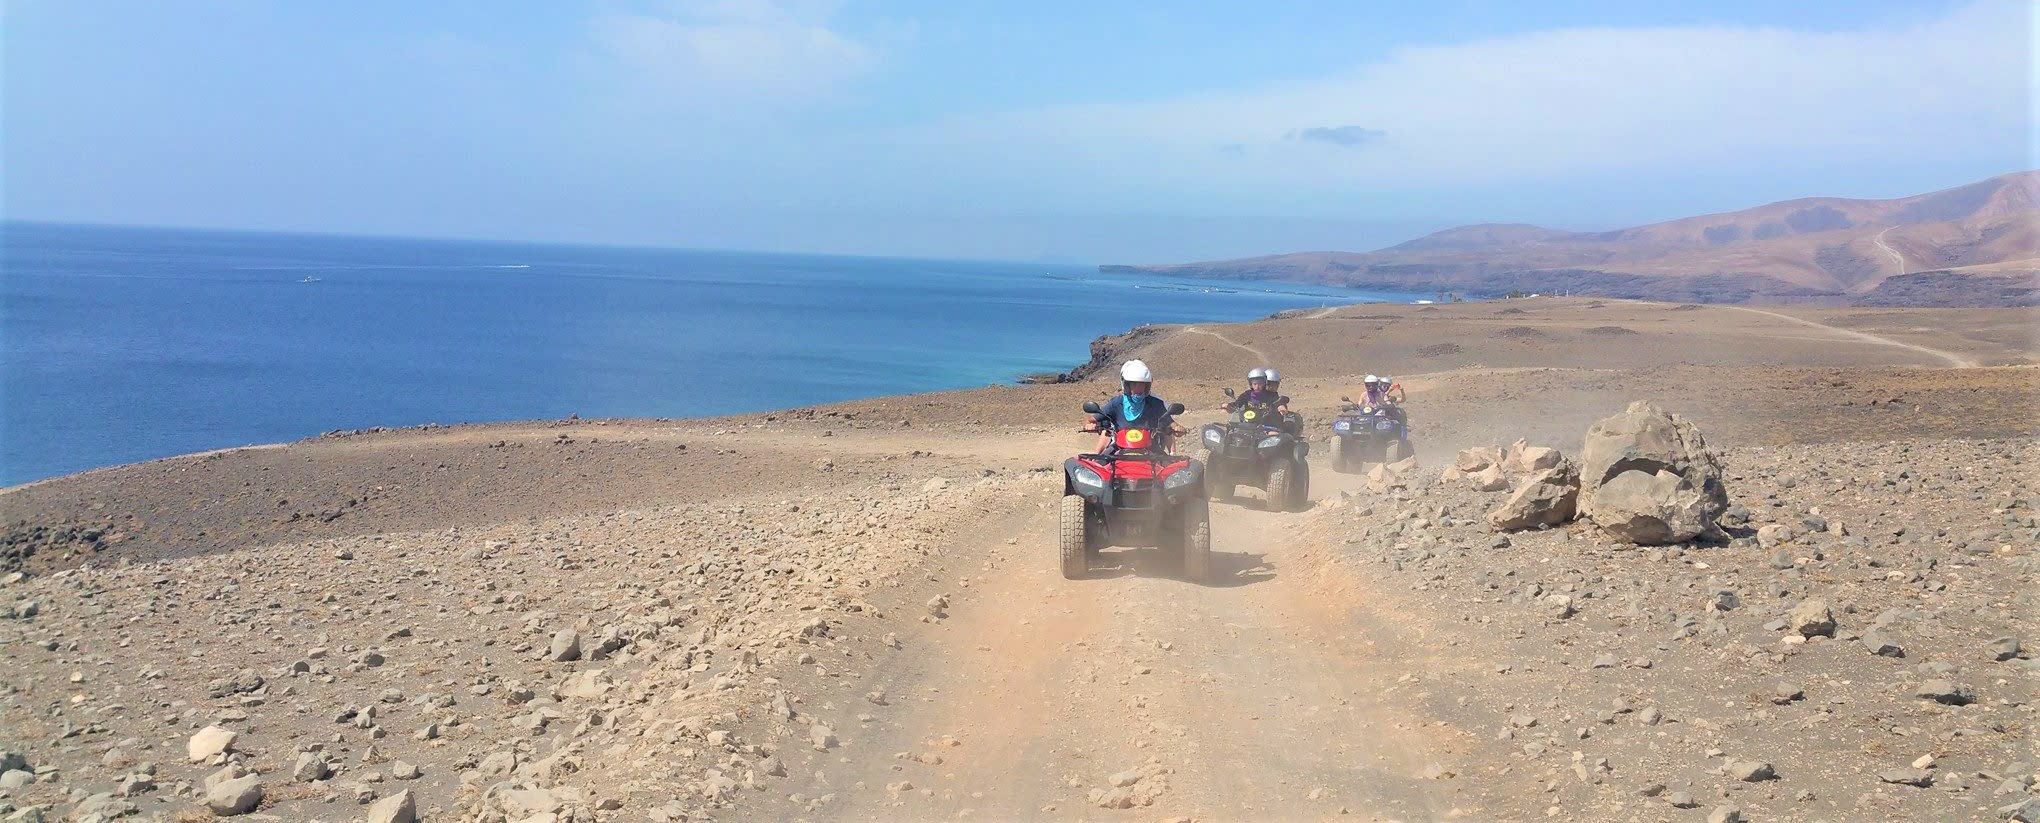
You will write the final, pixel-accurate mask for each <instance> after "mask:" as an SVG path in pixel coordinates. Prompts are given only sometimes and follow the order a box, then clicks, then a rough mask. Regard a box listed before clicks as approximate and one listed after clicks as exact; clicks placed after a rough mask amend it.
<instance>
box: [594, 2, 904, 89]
mask: <svg viewBox="0 0 2040 823" xmlns="http://www.w3.org/2000/svg"><path fill="white" fill-rule="evenodd" d="M836 10H837V4H835V3H833V2H799V1H798V0H777V1H775V0H676V1H675V2H667V3H662V4H658V5H656V6H653V7H648V8H645V9H644V10H642V11H638V12H633V13H614V14H607V15H603V16H600V17H597V18H595V19H594V21H593V22H592V23H591V33H592V35H593V38H594V40H595V42H596V44H597V45H598V46H599V47H600V48H601V49H602V50H604V51H605V52H606V53H607V54H609V55H610V56H612V57H614V58H615V59H616V60H617V61H619V63H620V64H621V65H622V66H623V67H625V68H626V69H627V70H629V71H630V72H632V73H633V75H634V76H633V78H632V79H634V80H636V81H637V82H639V83H642V84H643V85H645V86H646V87H648V88H649V89H650V90H652V91H654V92H657V93H663V94H669V95H673V96H676V97H680V98H683V99H696V98H702V97H733V96H741V97H744V98H746V99H747V101H749V102H753V103H757V102H765V103H769V102H771V101H770V100H761V99H760V98H780V99H785V98H793V99H799V98H812V97H816V96H820V95H824V94H827V93H830V92H832V91H836V90H838V89H839V88H841V87H842V86H843V85H844V84H846V83H848V82H850V81H852V80H854V79H856V78H857V77H859V76H861V75H863V74H865V73H866V72H868V71H870V70H871V69H872V68H873V67H874V66H876V65H877V63H878V58H879V55H878V52H877V50H876V49H875V48H874V47H872V46H871V45H870V44H867V43H865V42H862V41H860V40H858V39H856V38H854V37H852V36H850V35H848V34H845V33H844V32H842V31H840V30H838V29H837V28H836V27H834V26H833V23H832V21H833V19H834V17H835V13H836Z"/></svg>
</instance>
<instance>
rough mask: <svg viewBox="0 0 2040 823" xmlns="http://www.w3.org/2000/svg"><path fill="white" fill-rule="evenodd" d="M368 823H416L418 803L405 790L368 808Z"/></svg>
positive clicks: (409, 791)
mask: <svg viewBox="0 0 2040 823" xmlns="http://www.w3.org/2000/svg"><path fill="white" fill-rule="evenodd" d="M367 820H368V823H417V820H418V801H417V800H416V799H415V798H413V797H412V796H411V790H410V789H405V790H403V791H400V792H397V793H396V794H393V795H390V796H389V797H385V798H383V799H381V800H378V801H376V802H375V805H373V806H370V807H368V818H367Z"/></svg>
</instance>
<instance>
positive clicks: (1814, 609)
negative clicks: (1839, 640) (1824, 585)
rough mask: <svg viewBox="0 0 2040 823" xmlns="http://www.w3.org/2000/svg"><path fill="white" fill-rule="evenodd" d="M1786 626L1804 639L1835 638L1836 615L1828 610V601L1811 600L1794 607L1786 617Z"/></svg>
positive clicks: (1803, 601)
mask: <svg viewBox="0 0 2040 823" xmlns="http://www.w3.org/2000/svg"><path fill="white" fill-rule="evenodd" d="M1785 625H1786V627H1787V628H1790V629H1791V630H1792V631H1795V632H1798V633H1799V634H1800V635H1801V636H1802V637H1833V636H1834V635H1835V615H1834V612H1833V611H1830V610H1829V609H1828V604H1827V601H1826V600H1821V599H1819V598H1809V599H1806V600H1802V601H1800V602H1799V605H1797V606H1793V607H1792V611H1791V612H1788V613H1787V614H1786V615H1785Z"/></svg>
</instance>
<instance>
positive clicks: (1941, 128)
mask: <svg viewBox="0 0 2040 823" xmlns="http://www.w3.org/2000/svg"><path fill="white" fill-rule="evenodd" d="M2032 30H2033V29H2032V21H2031V20H2030V12H2029V11H2028V8H2027V6H2026V5H2025V3H2024V2H2022V0H1984V2H1978V3H1975V4H1973V5H1970V6H1967V7H1964V8H1961V9H1959V10H1957V11H1955V12H1953V13H1951V14H1949V15H1947V16H1946V17H1943V18H1940V19H1937V20H1932V21H1928V22H1924V23H1916V24H1910V25H1905V26H1895V27H1890V28H1884V29H1866V30H1858V31H1844V32H1806V31H1793V30H1784V29H1777V28H1762V27H1732V26H1705V27H1665V28H1641V29H1620V28H1585V29H1570V30H1555V31H1548V32H1537V33H1529V34H1522V35H1515V36H1509V37H1503V38H1497V39H1491V40H1484V41H1477V42H1469V43H1463V44H1456V45H1442V46H1426V47H1413V48H1405V49H1401V50H1398V51H1396V52H1393V53H1391V54H1390V55H1388V56H1387V57H1386V58H1384V59H1382V60H1379V61H1377V62H1373V63H1369V64H1365V65H1360V66H1357V67H1354V68H1353V69H1351V70H1349V71H1346V72H1343V73H1340V74H1338V75H1336V76H1330V77H1325V78H1321V79H1318V80H1314V81H1310V82H1301V83H1293V84H1288V85H1282V86H1273V87H1267V88H1262V89H1258V90H1252V91H1246V92H1224V93H1207V94H1198V95H1190V96H1181V97H1174V98H1168V99H1158V100H1149V101H1132V102H1123V103H1105V104H1086V105H1069V106H1055V107H1045V108H1037V109H1030V110H1021V111H1011V112H1006V113H1002V114H996V115H992V116H983V117H972V118H968V119H955V120H950V121H946V122H942V123H938V124H934V125H932V126H928V127H925V128H922V129H918V130H910V131H909V133H907V134H906V135H903V136H902V135H892V136H889V139H892V140H895V141H905V142H906V144H907V145H908V146H909V147H911V148H910V150H911V151H916V152H923V153H926V152H938V153H944V154H947V155H949V156H948V157H945V158H941V159H939V160H933V161H930V162H940V163H946V164H953V170H954V171H957V172H962V173H970V172H975V173H976V174H977V175H979V179H978V180H976V181H974V182H975V184H977V185H980V186H982V185H1015V186H1021V187H1035V186H1047V185H1051V182H1050V181H1059V182H1060V183H1062V184H1066V185H1065V186H1064V188H1065V189H1066V190H1079V191H1081V190H1095V191H1105V192H1113V191H1123V192H1134V191H1139V192H1143V193H1144V195H1142V196H1149V197H1153V198H1155V200H1156V201H1161V202H1166V200H1165V199H1166V198H1181V197H1183V196H1184V195H1186V194H1195V193H1199V192H1210V193H1214V194H1221V195H1223V196H1224V197H1225V199H1226V200H1227V201H1228V203H1230V204H1231V205H1234V206H1238V205H1239V204H1240V203H1241V202H1242V200H1241V197H1242V196H1244V197H1245V198H1246V199H1247V200H1248V201H1253V200H1257V199H1258V200H1260V201H1262V202H1266V203H1271V204H1279V203H1282V202H1284V201H1285V199H1286V201H1287V202H1289V203H1291V204H1300V198H1302V197H1307V196H1309V195H1312V194H1318V195H1325V196H1327V197H1330V196H1336V193H1337V192H1351V191H1354V190H1355V189H1356V188H1359V187H1378V188H1381V189H1393V188H1404V189H1407V188H1411V187H1423V186H1435V185H1455V184H1462V185H1495V184H1510V183H1518V184H1520V183H1524V182H1536V181H1544V180H1557V179H1565V178H1575V179H1576V178H1578V177H1580V176H1583V175H1620V174H1624V173H1638V172H1640V173H1664V172H1667V171H1671V170H1681V171H1691V170H1697V169H1725V170H1749V169H1762V168H1767V167H1775V164H1789V163H1798V162H1806V163H1831V164H1848V165H1853V166H1857V167H1861V168H1875V167H1876V165H1877V164H1878V163H1880V162H1892V163H1899V162H1909V161H1910V160H1912V159H1915V158H1918V157H1922V156H1952V155H1955V154H1958V153H1963V152H1969V153H1972V154H1981V155H1988V156H1992V157H1995V156H1997V155H2007V156H2008V157H2018V156H2021V155H2023V153H2024V151H2025V147H2026V146H2027V144H2028V143H2027V141H2028V137H2029V135H2030V133H2031V131H2032V128H2033V127H2032V122H2031V120H2032V118H2031V112H2032V99H2031V96H2030V95H2031V93H2032V92H2031V89H2030V87H2029V86H2028V78H2030V77H2031V76H2032V75H2031V68H2030V56H2031V55H2030V54H2029V50H2030V47H2029V45H2028V41H2027V34H2028V32H2030V31H2032ZM1346 124H1364V126H1365V128H1366V129H1367V130H1370V131H1378V132H1379V133H1380V134H1379V135H1378V136H1376V137H1374V139H1370V140H1368V141H1366V145H1365V147H1364V149H1365V150H1356V151H1329V150H1327V148H1328V147H1327V146H1325V145H1323V144H1322V143H1318V144H1313V143H1312V142H1310V141H1299V140H1285V139H1284V138H1285V136H1286V135H1290V134H1298V133H1309V130H1311V129H1326V128H1337V127H1340V126H1344V125H1346ZM2007 162H2010V163H2016V162H2019V161H2018V160H2008V161H2007ZM986 177H989V178H992V179H990V180H987V179H984V178H986ZM1132 196H1133V195H1127V197H1128V198H1129V199H1128V200H1126V201H1125V202H1124V203H1123V205H1139V204H1137V203H1134V202H1133V201H1132V200H1131V199H1130V198H1131V197H1132ZM1319 200H1320V202H1322V201H1323V200H1324V198H1319Z"/></svg>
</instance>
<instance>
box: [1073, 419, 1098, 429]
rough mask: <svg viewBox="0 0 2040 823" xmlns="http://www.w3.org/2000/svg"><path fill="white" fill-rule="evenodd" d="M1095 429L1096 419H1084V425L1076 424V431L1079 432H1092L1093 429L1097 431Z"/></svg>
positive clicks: (1096, 427) (1096, 426) (1096, 425)
mask: <svg viewBox="0 0 2040 823" xmlns="http://www.w3.org/2000/svg"><path fill="white" fill-rule="evenodd" d="M1097 430H1098V421H1096V420H1086V421H1084V425H1082V426H1078V427H1077V431H1080V432H1094V431H1097Z"/></svg>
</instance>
